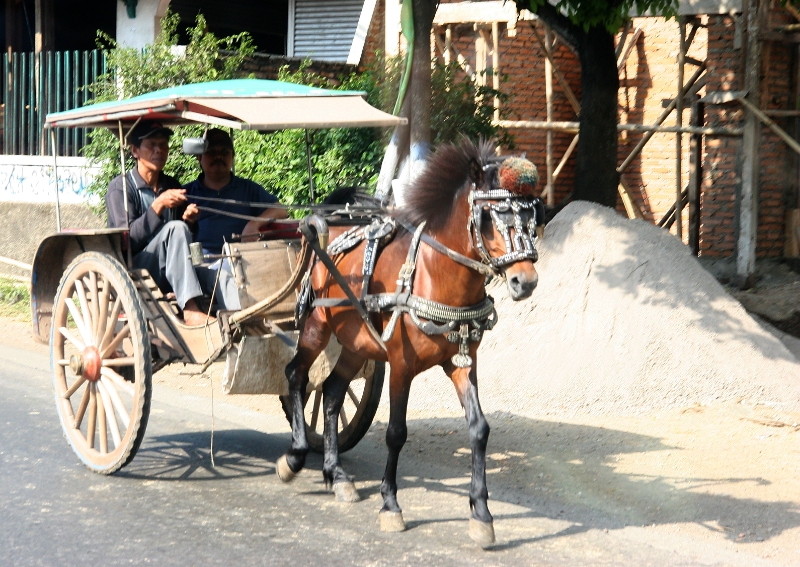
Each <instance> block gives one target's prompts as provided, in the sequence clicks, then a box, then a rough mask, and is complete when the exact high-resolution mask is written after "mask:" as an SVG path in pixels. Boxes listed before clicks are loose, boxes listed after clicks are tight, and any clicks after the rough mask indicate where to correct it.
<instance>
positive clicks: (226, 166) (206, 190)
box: [183, 128, 286, 254]
mask: <svg viewBox="0 0 800 567" xmlns="http://www.w3.org/2000/svg"><path fill="white" fill-rule="evenodd" d="M205 140H206V148H205V151H204V152H203V153H202V154H201V155H199V156H197V159H198V162H199V163H200V169H201V170H202V173H201V174H200V175H199V176H198V177H197V179H195V180H194V181H192V182H191V183H188V184H186V185H184V186H183V187H184V189H186V195H187V197H189V200H190V201H192V202H197V203H198V204H201V205H203V209H204V210H202V211H200V215H199V217H198V219H197V234H196V237H195V239H196V241H198V242H200V243H201V244H202V245H203V251H204V252H205V253H206V254H220V253H222V245H223V243H224V242H231V241H232V239H233V235H241V236H243V237H244V236H247V235H255V234H258V232H259V229H260V228H261V227H262V225H264V224H265V223H267V222H270V221H271V220H273V219H282V218H286V209H284V208H283V207H268V208H264V207H261V206H258V205H257V204H258V203H262V204H267V205H270V204H275V205H277V204H278V199H277V197H275V195H273V194H272V193H270V192H269V191H267V190H266V189H264V187H262V186H261V185H259V184H258V183H256V182H254V181H251V180H249V179H245V178H242V177H238V176H236V175H234V174H233V159H234V151H233V140H232V139H231V137H230V135H229V134H228V133H227V132H225V131H224V130H221V129H219V128H212V129H210V130H208V131H207V132H206V135H205ZM192 197H200V198H201V199H198V200H197V201H194V200H193V199H192ZM203 198H211V199H226V200H231V201H238V202H239V203H241V204H233V203H227V202H225V203H223V202H214V201H208V202H206V201H204V200H203ZM251 203H256V205H252V204H251ZM206 208H210V209H216V211H209V210H205V209H206ZM226 213H229V214H226ZM231 214H233V215H239V216H238V217H237V216H231ZM243 216H244V217H250V219H245V218H241V217H243ZM253 217H257V219H255V218H253Z"/></svg>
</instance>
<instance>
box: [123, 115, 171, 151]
mask: <svg viewBox="0 0 800 567" xmlns="http://www.w3.org/2000/svg"><path fill="white" fill-rule="evenodd" d="M172 134H174V132H173V131H172V130H170V129H169V128H167V127H165V126H164V125H163V124H162V123H161V122H157V121H155V120H142V121H141V122H139V123H138V124H137V125H136V126H134V127H133V129H132V130H131V131H130V132H129V133H128V143H129V144H133V145H134V146H136V147H137V148H138V147H139V146H140V145H141V144H142V140H144V139H145V138H150V137H152V136H165V137H167V138H169V137H170V136H172Z"/></svg>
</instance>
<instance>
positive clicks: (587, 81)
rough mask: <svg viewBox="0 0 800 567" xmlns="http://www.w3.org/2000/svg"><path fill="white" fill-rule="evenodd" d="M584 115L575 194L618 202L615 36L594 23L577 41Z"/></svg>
mask: <svg viewBox="0 0 800 567" xmlns="http://www.w3.org/2000/svg"><path fill="white" fill-rule="evenodd" d="M577 47H578V56H579V58H580V63H581V91H582V93H581V115H580V138H579V139H578V155H577V170H576V172H575V192H574V194H573V198H574V199H576V200H582V201H593V202H595V203H600V204H601V205H607V206H609V207H615V206H616V204H617V185H618V183H619V174H618V173H617V169H616V167H617V93H618V91H619V75H618V73H617V61H616V56H615V52H614V36H613V35H611V34H610V33H609V32H608V31H607V30H606V29H605V28H604V27H593V28H590V29H589V31H588V32H587V33H586V34H585V35H583V37H581V40H580V42H579V44H578V46H577Z"/></svg>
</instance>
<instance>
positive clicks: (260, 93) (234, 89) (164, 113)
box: [45, 79, 406, 131]
mask: <svg viewBox="0 0 800 567" xmlns="http://www.w3.org/2000/svg"><path fill="white" fill-rule="evenodd" d="M364 96H365V93H363V92H359V91H336V90H330V89H320V88H316V87H308V86H305V85H298V84H294V83H285V82H281V81H270V80H264V79H231V80H227V81H212V82H207V83H194V84H188V85H181V86H177V87H170V88H167V89H162V90H159V91H153V92H150V93H147V94H143V95H140V96H136V97H133V98H129V99H125V100H120V101H112V102H102V103H98V104H92V105H89V106H84V107H81V108H76V109H73V110H68V111H65V112H55V113H52V114H48V115H47V118H46V120H45V127H46V128H61V127H82V128H85V127H90V128H95V127H113V128H116V127H117V125H118V123H119V122H120V121H121V122H122V123H123V124H128V125H130V124H133V123H134V122H136V121H137V120H138V119H140V118H141V119H147V120H159V121H161V122H163V123H165V124H168V125H179V124H190V123H198V122H199V123H206V124H215V125H218V126H224V127H228V128H235V129H238V130H262V131H265V130H266V131H269V130H282V129H291V128H309V129H318V128H362V127H373V126H396V125H398V124H404V123H406V119H405V118H398V117H396V116H392V115H391V114H388V113H386V112H383V111H381V110H378V109H377V108H375V107H373V106H371V105H370V104H369V103H368V102H367V101H366V100H365V99H364Z"/></svg>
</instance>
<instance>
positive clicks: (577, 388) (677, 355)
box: [410, 202, 800, 416]
mask: <svg viewBox="0 0 800 567" xmlns="http://www.w3.org/2000/svg"><path fill="white" fill-rule="evenodd" d="M539 252H540V260H539V262H538V263H537V265H536V266H537V270H538V272H539V277H540V279H539V287H538V288H537V289H536V291H535V292H534V294H533V296H532V297H531V298H530V299H528V300H525V301H523V302H513V301H511V300H510V299H509V298H508V295H507V293H506V290H505V284H504V283H503V282H497V283H495V284H493V285H492V286H490V290H489V291H490V293H491V294H492V295H493V296H494V297H495V299H496V302H497V308H498V313H499V315H500V322H499V323H498V325H497V326H496V327H495V329H494V330H493V331H491V332H490V333H487V334H486V335H485V337H484V341H483V344H482V345H481V349H480V351H479V362H478V364H479V366H478V381H479V391H480V398H481V402H482V405H483V407H484V411H486V412H487V413H488V412H493V411H507V412H511V413H515V414H520V415H527V416H537V415H538V416H544V415H571V414H575V413H590V414H610V413H613V414H620V415H626V414H638V413H645V412H653V411H658V410H662V409H669V408H674V407H688V406H692V405H694V404H698V403H699V404H704V405H705V404H712V403H716V402H723V401H738V400H744V401H746V402H748V403H766V404H771V405H775V406H776V407H777V408H780V409H787V410H792V411H797V410H798V409H800V363H799V362H798V360H797V359H796V358H795V357H794V356H793V355H792V353H790V352H789V351H788V350H787V349H786V348H785V347H784V345H783V344H782V343H781V342H780V341H778V340H777V339H776V338H775V337H774V336H773V335H771V334H770V333H769V332H767V331H766V330H765V329H764V328H762V327H761V325H760V324H759V323H757V322H756V321H755V320H754V319H753V318H752V317H751V316H750V315H748V313H747V312H746V311H745V310H744V309H743V308H742V306H741V305H740V304H739V303H738V302H737V301H736V300H734V299H733V298H732V297H730V296H729V295H728V294H727V293H726V292H725V290H724V289H723V288H722V286H720V284H719V283H718V282H717V281H716V280H715V279H714V278H713V277H712V276H711V274H709V273H708V272H707V271H706V270H705V269H704V268H703V267H702V266H701V265H700V264H699V263H698V262H697V260H696V259H695V258H694V257H693V256H691V254H690V253H689V250H688V248H686V247H685V246H683V245H682V244H680V243H679V242H678V241H677V240H676V239H675V237H673V236H670V235H669V234H668V233H667V232H665V231H664V230H663V229H660V228H657V227H655V226H653V225H651V224H649V223H646V222H643V221H632V220H627V219H625V218H623V217H621V216H619V215H618V214H616V213H615V212H614V211H613V210H611V209H608V208H605V207H601V206H598V205H594V204H591V203H586V202H576V203H573V204H571V205H569V206H568V207H566V208H565V209H564V210H563V211H562V212H561V213H559V214H558V215H557V216H556V217H555V218H554V219H553V221H552V222H551V223H550V224H548V226H547V229H546V232H545V238H544V240H543V241H541V242H540V245H539ZM432 398H436V399H437V404H436V405H437V406H439V407H441V404H442V402H444V403H445V406H446V409H448V410H450V409H452V410H454V411H459V409H460V408H459V406H458V402H457V400H456V398H455V394H454V391H453V387H452V385H450V383H449V380H448V379H447V378H446V377H445V376H444V374H443V373H442V372H441V370H439V369H433V370H430V371H428V372H427V373H425V374H423V375H420V376H419V377H418V378H417V379H416V380H415V382H414V385H413V387H412V392H411V403H410V408H411V409H412V410H413V409H416V410H423V411H424V410H425V409H426V408H430V409H433V406H432V404H431V402H432Z"/></svg>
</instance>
